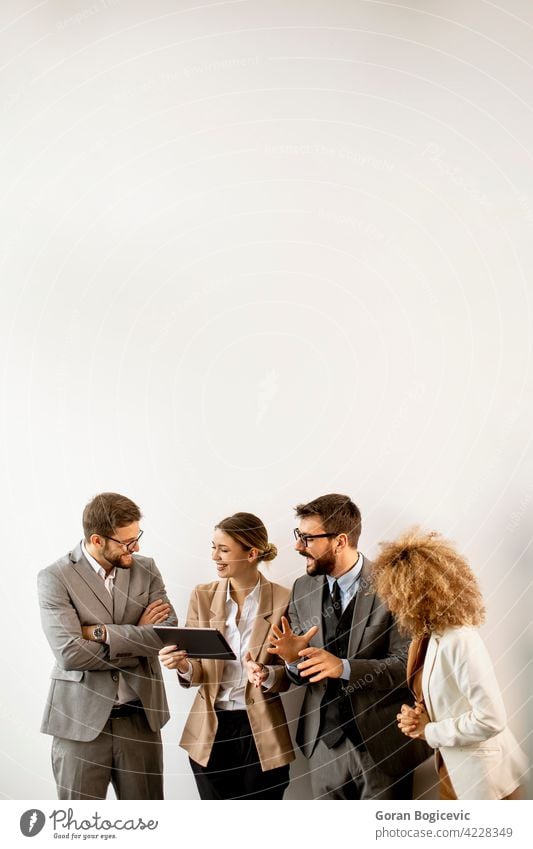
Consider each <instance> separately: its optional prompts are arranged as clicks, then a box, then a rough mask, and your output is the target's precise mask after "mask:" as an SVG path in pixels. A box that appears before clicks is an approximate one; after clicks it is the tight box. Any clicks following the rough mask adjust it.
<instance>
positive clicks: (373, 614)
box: [272, 494, 430, 799]
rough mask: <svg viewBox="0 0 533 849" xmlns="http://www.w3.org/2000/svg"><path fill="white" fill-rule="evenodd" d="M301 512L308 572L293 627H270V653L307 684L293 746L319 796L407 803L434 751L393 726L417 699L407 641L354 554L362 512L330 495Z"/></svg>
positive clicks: (297, 595)
mask: <svg viewBox="0 0 533 849" xmlns="http://www.w3.org/2000/svg"><path fill="white" fill-rule="evenodd" d="M296 515H297V517H298V519H299V524H298V527H297V528H295V531H294V534H295V538H296V550H297V551H298V553H299V554H301V555H302V556H303V557H305V558H306V570H307V574H306V575H304V576H303V577H301V578H298V579H297V580H296V582H295V584H294V587H293V591H292V597H291V601H290V605H289V620H290V622H287V620H284V622H283V629H282V630H280V629H278V628H274V629H273V640H272V644H273V648H272V652H273V653H274V654H278V655H280V657H282V658H283V659H284V660H285V662H286V664H287V670H288V673H289V676H290V677H291V678H292V680H293V681H294V682H295V683H297V684H304V685H306V687H307V690H306V694H305V698H304V701H303V705H302V709H301V714H300V721H299V724H298V731H297V736H296V741H297V743H298V745H299V746H300V748H301V750H302V752H303V753H304V755H305V756H306V757H307V758H308V759H309V767H310V778H311V785H312V789H313V796H314V797H315V798H321V799H410V798H412V771H413V769H414V768H415V766H417V765H418V764H419V763H421V762H422V761H424V760H425V759H426V758H427V757H428V756H429V754H430V750H429V749H428V747H427V746H426V745H425V744H424V743H423V742H422V741H419V740H411V741H410V742H411V743H414V745H413V746H409V745H407V746H406V745H405V738H404V737H403V735H402V734H401V732H400V731H399V729H398V727H397V721H396V714H397V713H399V711H400V708H401V705H402V704H404V703H409V702H410V701H412V698H411V696H410V694H409V691H408V690H407V689H406V687H407V685H406V680H405V676H406V661H407V649H408V642H409V641H408V639H407V638H404V637H402V636H400V634H399V633H398V630H397V627H396V624H395V622H394V619H393V617H392V614H391V613H390V611H389V610H388V608H387V607H386V606H385V604H383V602H381V601H380V600H379V599H378V598H377V596H376V595H375V593H374V592H373V591H372V588H371V584H370V580H369V578H370V570H371V563H370V562H369V561H368V560H367V559H366V558H365V557H364V555H363V554H361V553H360V552H359V551H358V549H357V546H358V542H359V536H360V533H361V514H360V512H359V509H358V508H357V506H356V505H355V504H354V503H353V502H352V501H351V500H350V498H349V497H348V496H346V495H336V494H332V495H323V496H321V497H320V498H316V499H315V500H314V501H311V502H309V503H308V504H299V505H298V507H297V508H296ZM402 738H403V739H402Z"/></svg>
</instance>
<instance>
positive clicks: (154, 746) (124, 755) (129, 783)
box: [52, 711, 163, 799]
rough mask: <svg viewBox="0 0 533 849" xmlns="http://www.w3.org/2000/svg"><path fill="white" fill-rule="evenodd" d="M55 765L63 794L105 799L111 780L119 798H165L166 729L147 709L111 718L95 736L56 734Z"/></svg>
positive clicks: (61, 794) (59, 789)
mask: <svg viewBox="0 0 533 849" xmlns="http://www.w3.org/2000/svg"><path fill="white" fill-rule="evenodd" d="M52 769H53V772H54V778H55V781H56V785H57V796H58V799H105V798H106V794H107V788H108V786H109V783H110V782H111V784H112V785H113V789H114V791H115V794H116V797H117V799H162V798H163V750H162V746H161V734H160V732H159V731H152V730H151V728H150V726H149V725H148V722H147V720H146V716H145V714H144V711H139V712H138V713H135V714H133V715H131V716H123V717H118V718H111V717H110V718H109V719H108V720H107V722H106V724H105V726H104V729H103V731H102V732H101V733H100V734H99V735H98V737H96V738H95V739H94V740H90V741H80V740H66V739H65V738H64V737H54V739H53V742H52Z"/></svg>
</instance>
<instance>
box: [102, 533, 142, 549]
mask: <svg viewBox="0 0 533 849" xmlns="http://www.w3.org/2000/svg"><path fill="white" fill-rule="evenodd" d="M143 534H144V531H141V532H140V534H139V536H138V537H135V539H132V540H130V541H129V542H124V540H121V539H115V537H106V535H105V534H100V536H101V537H103V538H104V539H110V540H111V542H116V543H118V544H119V545H121V546H122V547H123V548H125V549H126V551H129V552H131V551H133V549H134V548H135V546H136V545H137V543H138V542H139V540H140V538H141V537H142V535H143Z"/></svg>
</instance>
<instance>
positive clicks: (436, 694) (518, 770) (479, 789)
mask: <svg viewBox="0 0 533 849" xmlns="http://www.w3.org/2000/svg"><path fill="white" fill-rule="evenodd" d="M422 690H423V693H424V702H425V704H426V709H427V712H428V714H429V717H430V719H431V722H430V723H428V725H427V726H426V731H425V736H426V740H427V742H428V743H429V745H430V746H432V747H433V748H434V749H439V750H440V753H441V755H442V758H443V760H444V763H445V764H446V769H447V771H448V774H449V776H450V779H451V782H452V784H453V788H454V790H455V793H456V795H457V798H458V799H502V798H503V797H504V796H509V795H510V794H511V793H512V792H513V790H515V789H516V788H517V787H518V785H519V784H520V779H521V777H522V775H523V774H524V772H525V771H526V769H527V760H526V757H525V755H524V753H523V752H522V751H521V749H520V747H519V745H518V743H517V741H516V740H515V738H514V737H513V735H512V734H511V732H510V731H509V729H508V728H507V727H506V721H507V720H506V715H505V708H504V705H503V701H502V697H501V694H500V688H499V686H498V682H497V680H496V676H495V674H494V670H493V667H492V663H491V660H490V657H489V654H488V652H487V650H486V648H485V645H484V643H483V640H482V639H481V637H480V635H479V633H478V631H477V630H476V629H475V628H466V627H463V628H447V629H446V630H445V631H443V632H442V634H436V633H434V634H432V636H431V638H430V640H429V643H428V648H427V653H426V659H425V662H424V670H423V674H422Z"/></svg>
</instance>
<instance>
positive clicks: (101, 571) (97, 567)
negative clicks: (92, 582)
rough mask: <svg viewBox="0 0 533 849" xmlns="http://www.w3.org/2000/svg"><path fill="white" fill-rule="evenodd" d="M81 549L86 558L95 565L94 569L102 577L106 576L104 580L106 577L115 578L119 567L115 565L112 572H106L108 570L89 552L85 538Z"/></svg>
mask: <svg viewBox="0 0 533 849" xmlns="http://www.w3.org/2000/svg"><path fill="white" fill-rule="evenodd" d="M81 551H82V554H83V556H84V557H85V558H86V560H87V561H88V562H89V563H90V565H91V566H92V567H93V569H94V571H95V572H96V574H97V575H100V577H101V578H104V580H105V579H106V578H113V579H114V578H115V574H116V571H117V567H116V566H113V568H112V569H111V572H106V570H105V569H104V567H103V566H101V565H100V563H99V562H98V560H95V559H94V557H93V556H92V554H89V552H88V551H87V548H86V546H85V540H82V541H81Z"/></svg>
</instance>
